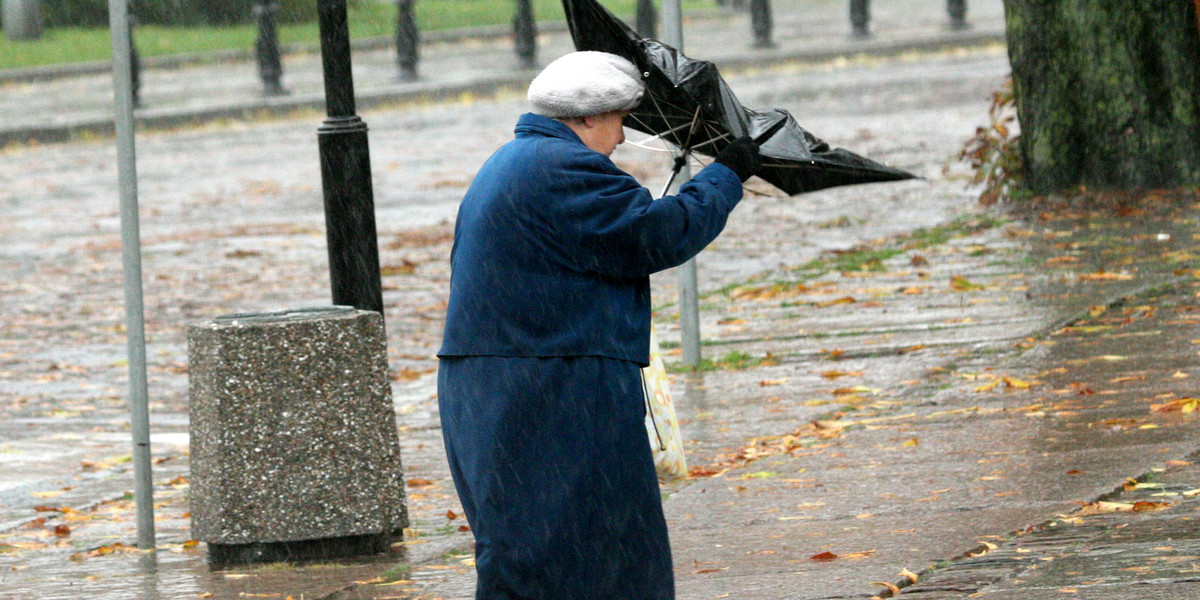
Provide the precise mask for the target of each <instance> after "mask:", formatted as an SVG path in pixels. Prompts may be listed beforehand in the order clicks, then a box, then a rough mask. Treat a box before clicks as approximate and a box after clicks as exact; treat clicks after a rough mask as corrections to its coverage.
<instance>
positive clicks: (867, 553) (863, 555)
mask: <svg viewBox="0 0 1200 600" xmlns="http://www.w3.org/2000/svg"><path fill="white" fill-rule="evenodd" d="M873 554H875V549H874V548H872V549H870V550H863V551H862V552H851V553H849V554H843V555H841V557H840V558H855V559H858V558H867V557H869V556H871V555H873Z"/></svg>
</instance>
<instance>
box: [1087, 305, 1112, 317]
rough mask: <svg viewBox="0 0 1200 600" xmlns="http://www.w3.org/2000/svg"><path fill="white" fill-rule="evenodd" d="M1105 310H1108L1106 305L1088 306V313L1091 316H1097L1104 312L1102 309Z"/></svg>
mask: <svg viewBox="0 0 1200 600" xmlns="http://www.w3.org/2000/svg"><path fill="white" fill-rule="evenodd" d="M1106 310H1108V307H1107V306H1089V307H1088V314H1089V315H1091V316H1093V317H1098V316H1100V315H1102V314H1104V311H1106Z"/></svg>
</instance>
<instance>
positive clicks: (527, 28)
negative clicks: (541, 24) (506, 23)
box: [513, 0, 537, 69]
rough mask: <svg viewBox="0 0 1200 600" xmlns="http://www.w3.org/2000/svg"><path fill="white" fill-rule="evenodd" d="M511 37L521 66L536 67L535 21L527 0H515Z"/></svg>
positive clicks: (530, 5) (525, 67) (523, 67)
mask: <svg viewBox="0 0 1200 600" xmlns="http://www.w3.org/2000/svg"><path fill="white" fill-rule="evenodd" d="M513 38H514V43H515V46H516V51H517V60H518V61H519V62H520V64H521V68H522V69H532V68H534V67H536V66H537V23H536V22H535V21H534V20H533V5H532V4H530V2H529V0H517V14H516V15H515V16H514V17H513Z"/></svg>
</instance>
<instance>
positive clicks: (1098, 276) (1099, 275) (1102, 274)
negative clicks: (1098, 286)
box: [1079, 269, 1133, 281]
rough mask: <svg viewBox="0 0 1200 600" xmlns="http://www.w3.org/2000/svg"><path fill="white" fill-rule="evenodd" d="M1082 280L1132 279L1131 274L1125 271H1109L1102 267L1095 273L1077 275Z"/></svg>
mask: <svg viewBox="0 0 1200 600" xmlns="http://www.w3.org/2000/svg"><path fill="white" fill-rule="evenodd" d="M1079 278H1080V279H1082V280H1084V281H1128V280H1130V279H1133V275H1129V274H1127V273H1110V272H1108V271H1105V270H1104V269H1100V270H1099V271H1096V272H1095V273H1086V274H1083V275H1080V276H1079Z"/></svg>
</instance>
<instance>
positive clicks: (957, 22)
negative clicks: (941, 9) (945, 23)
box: [946, 0, 971, 31]
mask: <svg viewBox="0 0 1200 600" xmlns="http://www.w3.org/2000/svg"><path fill="white" fill-rule="evenodd" d="M946 12H947V13H949V14H950V29H953V30H955V31H962V30H963V29H968V28H970V27H971V25H970V24H969V23H967V0H946Z"/></svg>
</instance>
